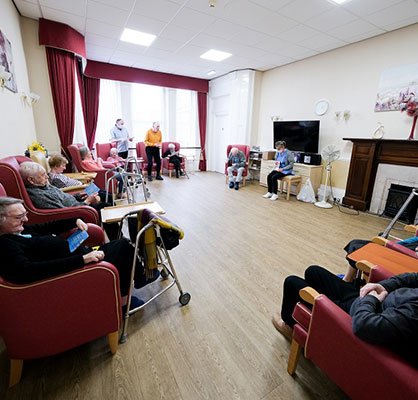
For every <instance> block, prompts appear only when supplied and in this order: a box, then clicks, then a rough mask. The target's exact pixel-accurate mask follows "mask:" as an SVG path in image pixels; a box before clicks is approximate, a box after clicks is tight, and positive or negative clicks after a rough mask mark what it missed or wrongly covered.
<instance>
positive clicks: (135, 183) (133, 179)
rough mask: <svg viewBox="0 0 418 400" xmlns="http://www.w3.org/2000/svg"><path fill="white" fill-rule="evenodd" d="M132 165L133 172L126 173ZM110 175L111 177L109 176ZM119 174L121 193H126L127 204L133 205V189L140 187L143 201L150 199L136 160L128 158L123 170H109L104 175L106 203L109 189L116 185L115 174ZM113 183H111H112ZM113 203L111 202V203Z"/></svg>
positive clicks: (118, 168) (119, 168) (120, 168)
mask: <svg viewBox="0 0 418 400" xmlns="http://www.w3.org/2000/svg"><path fill="white" fill-rule="evenodd" d="M129 165H134V168H133V171H132V172H130V171H128V169H129V168H128V166H129ZM111 173H112V175H111V176H109V175H110V174H111ZM116 173H119V174H120V175H121V177H122V182H123V189H122V192H126V196H127V200H128V204H131V203H135V202H136V199H135V189H136V188H137V187H139V185H141V186H142V191H143V194H144V200H145V201H148V198H150V197H151V193H150V191H149V189H148V188H147V186H146V182H145V179H144V176H143V175H142V172H141V168H140V167H139V164H138V160H137V159H136V158H135V157H129V158H127V159H126V161H125V166H124V168H122V167H115V168H112V169H109V170H107V171H106V173H105V182H106V202H108V200H109V199H108V196H109V188H110V187H112V186H111V185H112V184H113V183H115V184H116V185H117V181H116V176H115V174H116ZM112 181H113V182H112ZM112 203H113V202H112Z"/></svg>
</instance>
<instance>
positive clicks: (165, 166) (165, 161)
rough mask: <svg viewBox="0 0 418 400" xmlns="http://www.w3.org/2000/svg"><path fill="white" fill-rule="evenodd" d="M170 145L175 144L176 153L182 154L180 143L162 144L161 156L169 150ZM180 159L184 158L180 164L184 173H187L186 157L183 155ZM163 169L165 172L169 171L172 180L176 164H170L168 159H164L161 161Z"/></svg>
mask: <svg viewBox="0 0 418 400" xmlns="http://www.w3.org/2000/svg"><path fill="white" fill-rule="evenodd" d="M170 143H173V144H174V146H175V148H174V150H175V151H178V152H180V143H177V142H162V144H161V154H164V153H165V152H166V151H167V150H168V145H169V144H170ZM180 157H182V162H181V164H180V166H181V169H182V170H183V171H185V170H186V157H185V156H183V155H180ZM161 168H162V170H163V171H167V172H168V175H169V176H170V178H171V174H172V172H173V171H174V170H175V168H174V164H170V162H169V159H168V158H163V159H162V160H161Z"/></svg>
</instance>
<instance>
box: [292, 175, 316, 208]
mask: <svg viewBox="0 0 418 400" xmlns="http://www.w3.org/2000/svg"><path fill="white" fill-rule="evenodd" d="M296 198H297V199H298V200H300V201H304V202H305V203H315V201H316V198H315V192H314V190H313V187H312V183H311V180H310V179H309V178H308V179H307V181H306V182H305V184H304V185H303V187H302V189H301V190H300V192H299V193H298V195H297V196H296Z"/></svg>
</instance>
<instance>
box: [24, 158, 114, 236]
mask: <svg viewBox="0 0 418 400" xmlns="http://www.w3.org/2000/svg"><path fill="white" fill-rule="evenodd" d="M19 172H20V175H21V177H22V179H23V183H24V184H25V187H26V191H27V192H28V194H29V197H30V199H31V200H32V203H33V205H34V206H35V207H37V208H42V209H45V208H64V207H77V206H86V205H87V206H91V207H93V208H94V209H95V210H97V211H98V212H99V215H100V210H101V209H102V208H104V207H109V206H111V204H108V203H104V202H101V201H100V197H99V196H98V194H97V193H95V194H92V195H90V196H87V197H86V198H85V199H84V200H82V201H80V200H77V198H76V197H75V196H73V195H71V194H68V193H64V192H62V191H61V190H59V189H58V188H56V187H55V186H52V185H51V184H50V183H49V181H48V174H47V173H46V171H45V168H44V167H43V166H42V165H40V164H38V163H35V162H31V161H26V162H23V163H22V164H20V167H19ZM103 227H104V229H105V231H106V234H107V236H108V237H109V239H116V237H117V235H118V231H119V226H118V225H117V224H103Z"/></svg>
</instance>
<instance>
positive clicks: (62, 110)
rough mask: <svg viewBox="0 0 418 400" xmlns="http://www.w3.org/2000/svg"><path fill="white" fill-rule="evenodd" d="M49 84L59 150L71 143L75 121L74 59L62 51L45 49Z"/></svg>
mask: <svg viewBox="0 0 418 400" xmlns="http://www.w3.org/2000/svg"><path fill="white" fill-rule="evenodd" d="M46 59H47V63H48V71H49V82H50V85H51V92H52V99H53V101H54V110H55V119H56V121H57V128H58V135H59V138H60V141H61V149H62V151H63V152H64V154H66V152H67V146H69V145H70V144H72V143H73V137H74V119H75V72H74V68H75V57H74V54H73V53H69V52H67V51H64V50H59V49H54V48H52V47H47V48H46Z"/></svg>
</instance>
